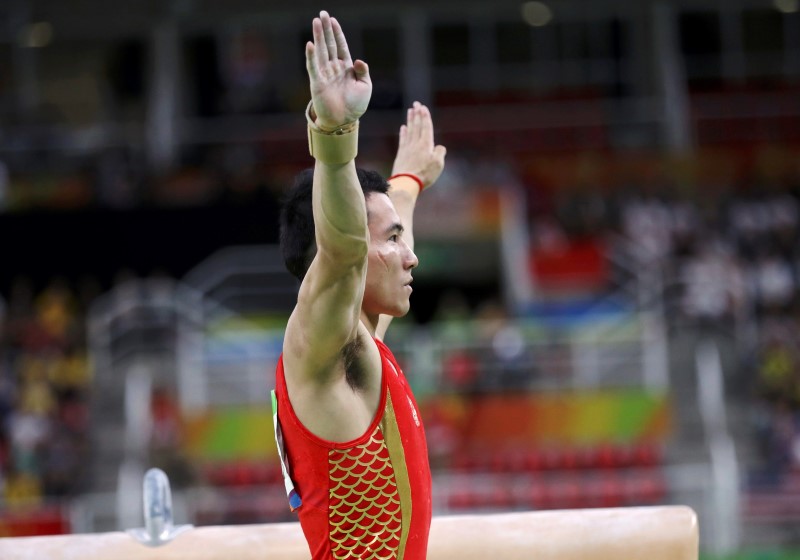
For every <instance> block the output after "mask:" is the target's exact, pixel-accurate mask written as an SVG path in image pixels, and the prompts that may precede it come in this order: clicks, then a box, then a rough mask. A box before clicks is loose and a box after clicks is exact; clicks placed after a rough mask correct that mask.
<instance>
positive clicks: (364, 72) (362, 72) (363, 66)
mask: <svg viewBox="0 0 800 560" xmlns="http://www.w3.org/2000/svg"><path fill="white" fill-rule="evenodd" d="M353 71H354V72H355V74H356V79H357V80H358V81H360V82H367V83H368V84H371V83H372V80H371V79H370V77H369V66H368V65H367V63H366V62H364V61H363V60H360V59H358V60H356V61H355V62H353Z"/></svg>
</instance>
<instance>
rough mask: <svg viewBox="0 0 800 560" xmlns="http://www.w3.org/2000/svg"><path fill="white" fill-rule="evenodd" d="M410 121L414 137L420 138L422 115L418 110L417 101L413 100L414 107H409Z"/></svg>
mask: <svg viewBox="0 0 800 560" xmlns="http://www.w3.org/2000/svg"><path fill="white" fill-rule="evenodd" d="M411 123H412V130H413V131H414V138H415V139H417V140H418V139H420V138H422V132H423V128H422V117H421V115H420V112H419V102H418V101H415V102H414V108H413V109H411Z"/></svg>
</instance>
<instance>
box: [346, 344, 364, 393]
mask: <svg viewBox="0 0 800 560" xmlns="http://www.w3.org/2000/svg"><path fill="white" fill-rule="evenodd" d="M362 350H364V343H363V341H362V340H361V337H356V338H354V339H353V340H351V341H350V342H348V343H347V344H345V345H344V348H342V361H343V362H344V374H345V379H346V380H347V384H348V385H350V388H351V389H353V390H354V391H355V390H358V389H362V388H363V387H364V381H365V379H364V377H365V375H366V372H365V371H364V367H363V362H362V361H361V360H359V359H358V358H359V356H361V352H362Z"/></svg>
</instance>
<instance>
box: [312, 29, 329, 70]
mask: <svg viewBox="0 0 800 560" xmlns="http://www.w3.org/2000/svg"><path fill="white" fill-rule="evenodd" d="M311 29H312V31H313V33H314V54H315V55H316V57H317V70H319V69H320V68H323V67H324V65H325V64H327V63H328V47H326V46H325V34H324V33H323V32H322V20H320V19H319V18H314V21H313V22H311Z"/></svg>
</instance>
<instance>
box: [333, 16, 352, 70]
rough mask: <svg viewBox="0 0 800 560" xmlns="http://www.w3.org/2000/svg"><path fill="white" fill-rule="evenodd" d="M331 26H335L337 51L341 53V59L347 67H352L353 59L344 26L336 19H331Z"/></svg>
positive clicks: (334, 34)
mask: <svg viewBox="0 0 800 560" xmlns="http://www.w3.org/2000/svg"><path fill="white" fill-rule="evenodd" d="M331 25H332V26H333V36H334V38H335V39H336V50H337V51H338V53H339V59H340V60H344V61H345V62H346V63H347V66H352V64H353V59H352V58H351V57H350V47H348V46H347V39H346V38H345V36H344V31H342V26H341V25H339V21H338V20H337V19H336V18H331Z"/></svg>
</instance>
